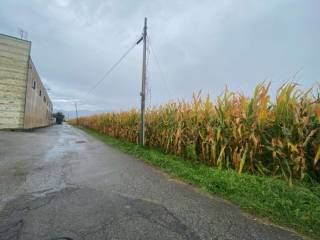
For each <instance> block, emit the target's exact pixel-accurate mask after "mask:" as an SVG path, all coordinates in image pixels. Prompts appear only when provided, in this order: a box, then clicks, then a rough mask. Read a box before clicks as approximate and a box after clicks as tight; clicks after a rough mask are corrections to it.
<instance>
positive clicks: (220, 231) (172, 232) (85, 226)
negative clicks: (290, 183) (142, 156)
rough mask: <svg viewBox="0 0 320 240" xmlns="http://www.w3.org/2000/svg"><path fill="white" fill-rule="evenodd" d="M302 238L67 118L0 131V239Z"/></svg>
mask: <svg viewBox="0 0 320 240" xmlns="http://www.w3.org/2000/svg"><path fill="white" fill-rule="evenodd" d="M4 239H23V240H37V239H41V240H53V239H74V240H78V239H79V240H80V239H81V240H84V239H88V240H94V239H264V240H265V239H301V237H300V236H298V235H296V234H294V233H292V232H290V231H288V230H284V229H281V228H279V227H276V226H273V225H270V224H266V223H263V222H262V221H260V220H257V219H255V218H253V217H250V216H247V215H245V214H244V213H243V212H242V211H241V210H239V209H238V208H237V207H235V206H233V205H231V204H229V203H228V202H226V201H224V200H221V199H219V198H216V197H211V196H209V195H206V194H204V193H200V192H199V191H197V190H195V189H194V188H192V187H191V186H189V185H187V184H183V183H180V182H178V181H176V180H174V179H171V178H170V177H168V176H167V175H165V174H163V173H161V172H160V171H158V170H156V169H154V168H152V167H150V166H148V165H147V164H145V163H143V162H141V161H139V160H136V159H134V158H133V157H130V156H128V155H125V154H123V153H120V152H119V151H118V150H115V149H113V148H111V147H108V146H106V145H105V144H103V143H101V142H99V141H97V140H95V139H93V138H92V137H90V136H88V135H87V134H85V133H83V132H82V131H80V130H78V129H75V128H72V127H70V126H68V125H63V126H53V127H50V128H44V129H38V130H35V131H32V132H0V240H4Z"/></svg>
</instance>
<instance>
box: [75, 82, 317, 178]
mask: <svg viewBox="0 0 320 240" xmlns="http://www.w3.org/2000/svg"><path fill="white" fill-rule="evenodd" d="M269 88H270V84H266V83H261V84H259V85H258V86H257V87H256V89H255V91H254V93H253V95H252V96H251V97H247V96H244V95H243V94H239V93H235V92H231V91H229V90H228V89H225V91H224V92H223V93H222V94H221V95H220V96H218V97H217V99H216V101H214V102H213V101H212V100H211V97H210V96H207V97H202V96H201V95H200V93H198V94H194V95H193V100H192V101H191V102H186V101H183V100H181V101H177V102H169V103H167V104H164V105H162V106H159V107H154V108H150V109H148V110H147V112H146V134H145V136H146V145H147V146H149V147H152V148H157V149H162V150H163V151H165V152H167V153H171V154H175V155H178V156H182V157H183V158H185V159H187V160H190V161H198V162H202V163H204V164H207V165H210V166H212V167H216V168H218V169H235V170H236V171H237V172H238V173H239V174H241V173H242V172H244V171H245V172H249V173H252V174H262V175H271V176H282V177H283V178H285V179H287V181H288V182H289V184H292V180H293V179H303V178H305V177H306V176H309V177H311V178H313V179H315V180H317V181H319V180H320V160H319V159H320V133H319V127H320V125H319V123H320V98H319V91H318V89H316V90H315V92H316V93H315V94H314V91H313V90H312V89H311V90H309V91H302V90H300V89H299V88H298V86H297V85H296V84H293V83H287V84H284V85H283V86H282V87H281V88H279V90H278V91H277V95H276V97H275V100H274V101H271V97H270V95H269ZM139 120H140V115H139V111H138V110H137V109H133V110H131V111H125V112H118V113H105V114H101V115H95V116H89V117H81V118H80V119H79V125H80V126H82V127H85V128H89V129H93V130H95V131H98V132H100V133H102V134H106V135H108V136H111V137H115V138H119V139H123V140H127V141H130V142H135V143H137V142H138V131H139ZM71 123H72V124H76V121H71Z"/></svg>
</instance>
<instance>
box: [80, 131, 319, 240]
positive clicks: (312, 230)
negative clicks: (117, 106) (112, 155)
mask: <svg viewBox="0 0 320 240" xmlns="http://www.w3.org/2000/svg"><path fill="white" fill-rule="evenodd" d="M81 129H82V130H83V131H85V132H86V133H88V134H90V135H91V136H93V137H95V138H97V139H99V140H101V141H102V142H104V143H106V144H108V145H110V146H113V147H115V148H117V149H119V150H120V151H122V152H124V153H128V154H130V155H132V156H135V157H137V158H139V159H141V160H143V161H145V162H147V163H149V164H151V165H153V166H155V167H158V168H160V169H161V170H163V171H164V172H166V173H168V174H169V175H171V176H174V177H176V178H178V179H181V180H183V181H184V182H188V183H191V184H192V185H194V186H196V187H198V188H200V189H202V190H205V191H207V192H209V193H212V194H214V195H216V196H220V197H222V198H224V199H228V200H229V201H231V202H232V203H234V204H235V205H237V206H239V207H240V208H242V209H244V210H245V211H246V212H248V213H250V214H253V215H257V216H260V217H263V218H265V219H268V220H270V221H271V222H273V223H276V224H279V225H282V226H286V227H290V228H292V229H295V230H296V231H298V232H300V233H303V234H306V235H308V236H310V237H313V238H315V239H320V185H319V184H310V183H303V182H296V183H294V186H292V187H289V186H288V184H287V183H286V182H285V181H284V180H281V179H278V178H271V177H264V176H253V175H249V174H242V175H238V174H237V173H236V172H235V171H233V170H217V169H214V168H212V167H208V166H205V165H202V164H199V163H194V162H190V161H187V160H184V159H182V158H180V157H177V156H173V155H169V154H165V153H163V152H161V151H158V150H154V149H149V148H146V147H140V146H137V145H136V144H133V143H129V142H126V141H122V140H118V139H114V138H111V137H108V136H105V135H102V134H100V133H97V132H94V131H92V130H88V129H83V128H81Z"/></svg>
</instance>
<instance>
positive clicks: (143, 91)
mask: <svg viewBox="0 0 320 240" xmlns="http://www.w3.org/2000/svg"><path fill="white" fill-rule="evenodd" d="M146 54H147V18H144V27H143V60H142V89H141V93H140V96H141V123H140V134H139V144H140V145H142V146H143V145H144V132H145V126H144V115H145V108H146V81H147V75H146V74H147V65H146V61H147V59H146Z"/></svg>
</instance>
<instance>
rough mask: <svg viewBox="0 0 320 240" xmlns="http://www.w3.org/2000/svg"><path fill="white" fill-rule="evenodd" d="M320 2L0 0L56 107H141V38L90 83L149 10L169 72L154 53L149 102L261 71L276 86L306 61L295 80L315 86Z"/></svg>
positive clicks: (232, 83)
mask: <svg viewBox="0 0 320 240" xmlns="http://www.w3.org/2000/svg"><path fill="white" fill-rule="evenodd" d="M319 9H320V3H319V1H316V0H310V1H300V0H282V1H278V0H270V1H253V0H252V1H250V0H245V1H237V0H227V1H209V0H208V1H206V0H204V1H180V0H177V1H160V0H155V1H129V0H123V1H114V0H110V1H102V0H93V1H85V0H78V1H75V0H74V1H71V0H56V1H40V0H31V1H18V0H13V1H12V0H10V1H9V0H2V1H1V3H0V22H1V25H0V32H2V33H5V34H10V35H14V36H17V28H18V27H21V28H23V29H25V30H26V31H28V33H29V40H31V41H32V53H31V55H32V58H33V60H34V62H35V64H36V66H37V69H38V72H39V73H40V75H41V76H42V78H43V80H44V82H45V84H46V86H48V87H49V88H50V89H51V91H50V94H51V98H52V99H53V100H54V103H55V107H56V108H61V109H65V110H71V109H73V108H74V101H75V100H77V102H78V104H79V108H80V109H82V110H94V111H109V110H120V109H128V108H131V107H139V91H140V86H141V83H140V82H141V79H140V78H141V62H142V60H141V56H142V51H141V46H138V47H136V48H135V49H134V50H133V51H132V52H131V53H130V55H129V56H128V57H127V58H126V59H125V60H124V61H123V62H122V64H121V65H120V66H119V67H118V68H117V69H116V70H115V71H114V72H113V73H112V74H111V75H110V77H109V78H108V79H106V80H105V81H104V82H103V83H102V84H101V85H100V86H99V87H98V88H97V89H95V90H94V91H93V93H92V94H91V95H89V96H88V97H87V98H85V95H86V92H87V91H88V90H89V89H90V88H91V87H92V86H93V85H94V83H95V82H96V81H98V80H99V79H100V78H101V77H102V76H103V75H104V73H105V72H106V70H107V69H108V68H109V67H110V65H112V64H113V63H114V61H116V59H117V58H119V57H120V56H121V54H122V53H123V52H124V51H125V50H127V49H128V48H129V47H130V46H131V44H132V43H133V42H134V41H135V40H136V39H137V38H138V36H139V35H140V34H141V31H142V24H143V18H144V17H145V16H147V17H148V19H149V36H150V39H151V43H152V47H153V49H154V50H155V51H156V54H157V57H158V59H159V62H160V63H161V67H162V71H163V75H164V77H165V79H166V80H167V83H165V82H164V80H163V78H162V77H161V74H160V72H159V70H158V68H157V65H156V62H155V59H154V58H153V56H152V55H150V56H149V72H148V77H149V87H151V104H159V103H163V102H166V101H168V100H169V99H174V98H186V99H190V98H191V96H192V93H193V92H194V91H199V90H202V92H204V93H211V94H212V96H217V95H218V94H219V93H220V92H221V91H222V90H223V88H224V86H225V85H227V86H228V87H229V88H230V89H232V90H236V91H243V92H244V93H246V94H250V93H251V92H252V91H253V89H254V87H255V85H256V84H257V83H259V82H261V81H263V80H265V79H267V80H271V81H272V82H273V85H272V91H273V93H274V92H275V90H276V88H277V87H279V86H280V85H281V84H282V83H283V82H285V81H287V80H288V79H289V78H290V77H292V76H293V75H294V73H295V72H296V71H298V70H299V69H301V68H302V71H301V72H300V73H299V74H298V75H297V77H296V79H295V81H297V82H298V83H299V84H301V85H302V87H304V88H308V87H311V86H312V85H313V84H315V83H316V82H317V81H318V80H319V78H320V66H319V65H320V61H319V53H320V45H319V42H320V31H319V24H320V15H319V14H318V10H319ZM13 16H14V17H13ZM62 100H64V101H62Z"/></svg>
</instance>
